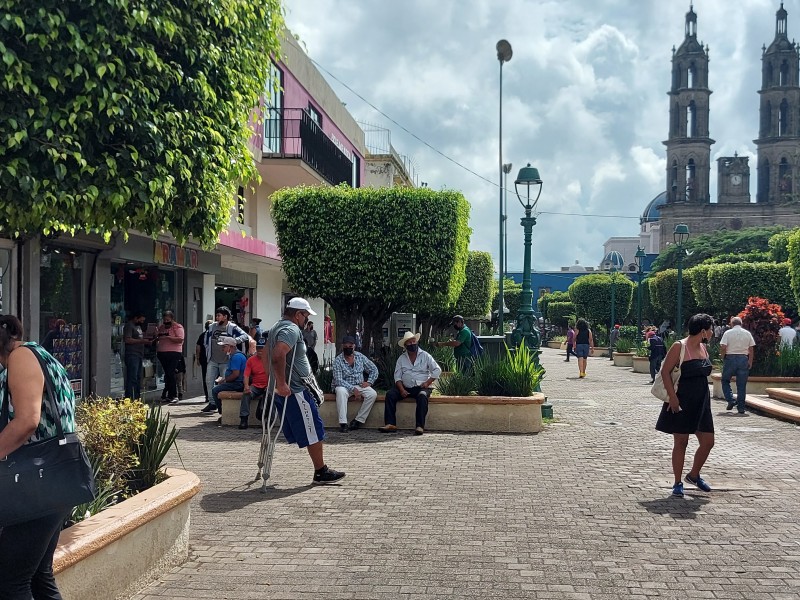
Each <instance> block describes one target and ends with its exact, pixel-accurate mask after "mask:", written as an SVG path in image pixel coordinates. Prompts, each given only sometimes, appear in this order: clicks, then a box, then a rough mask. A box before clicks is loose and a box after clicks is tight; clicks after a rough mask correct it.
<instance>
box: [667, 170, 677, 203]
mask: <svg viewBox="0 0 800 600" xmlns="http://www.w3.org/2000/svg"><path fill="white" fill-rule="evenodd" d="M671 175H672V176H671V177H670V183H669V186H670V189H671V190H672V201H673V202H675V201H676V200H677V199H678V161H677V160H673V161H672V170H671Z"/></svg>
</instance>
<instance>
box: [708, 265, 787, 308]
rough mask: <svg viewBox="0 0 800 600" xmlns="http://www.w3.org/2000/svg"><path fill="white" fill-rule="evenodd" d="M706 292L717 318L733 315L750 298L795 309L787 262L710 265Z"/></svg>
mask: <svg viewBox="0 0 800 600" xmlns="http://www.w3.org/2000/svg"><path fill="white" fill-rule="evenodd" d="M708 291H709V295H710V296H711V299H712V304H713V305H714V307H715V308H716V309H717V311H718V314H720V315H733V314H736V313H737V312H739V311H740V310H742V307H743V306H744V305H745V304H747V302H748V298H749V297H750V296H753V295H757V296H759V297H761V298H768V299H769V300H770V302H777V303H779V304H784V305H791V306H796V305H795V303H794V294H793V293H792V290H791V285H790V278H789V265H788V263H780V264H775V263H737V264H728V265H711V266H710V267H709V269H708Z"/></svg>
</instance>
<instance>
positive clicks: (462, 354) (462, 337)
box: [433, 315, 472, 373]
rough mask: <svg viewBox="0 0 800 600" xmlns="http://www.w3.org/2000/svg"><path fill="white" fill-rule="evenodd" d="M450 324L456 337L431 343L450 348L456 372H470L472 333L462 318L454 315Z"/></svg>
mask: <svg viewBox="0 0 800 600" xmlns="http://www.w3.org/2000/svg"><path fill="white" fill-rule="evenodd" d="M450 324H451V325H452V326H453V327H454V328H455V330H456V332H457V333H456V337H455V338H453V339H452V340H449V341H447V342H433V345H434V346H451V347H452V348H453V356H454V357H455V359H456V364H457V365H458V370H459V371H461V372H462V373H469V372H471V371H472V331H471V330H470V328H469V327H467V326H466V325H465V324H464V317H462V316H461V315H456V316H455V317H453V320H452V321H451V322H450Z"/></svg>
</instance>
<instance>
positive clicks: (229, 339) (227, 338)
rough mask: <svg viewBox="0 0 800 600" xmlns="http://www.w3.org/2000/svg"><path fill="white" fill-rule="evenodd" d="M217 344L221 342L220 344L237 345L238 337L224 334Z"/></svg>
mask: <svg viewBox="0 0 800 600" xmlns="http://www.w3.org/2000/svg"><path fill="white" fill-rule="evenodd" d="M217 344H219V345H220V346H235V345H236V344H237V342H236V338H232V337H230V336H227V335H222V336H220V338H219V339H218V340H217Z"/></svg>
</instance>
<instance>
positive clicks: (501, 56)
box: [495, 40, 513, 335]
mask: <svg viewBox="0 0 800 600" xmlns="http://www.w3.org/2000/svg"><path fill="white" fill-rule="evenodd" d="M495 49H496V50H497V60H498V61H499V62H500V103H499V104H500V131H499V133H500V135H499V142H498V146H499V160H498V166H499V168H500V203H499V205H500V263H499V265H498V269H497V270H498V272H499V274H500V278H499V279H500V281H499V287H498V290H497V328H498V329H499V330H500V335H505V333H504V324H503V316H504V315H503V277H504V269H503V258H504V256H503V255H504V251H505V243H504V241H503V229H504V227H505V211H504V210H503V187H504V186H503V63H507V62H508V61H510V60H511V56H512V54H513V52H512V51H511V44H509V43H508V41H506V40H500V41H499V42H497V45H496V46H495ZM509 170H510V165H509Z"/></svg>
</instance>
